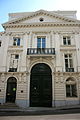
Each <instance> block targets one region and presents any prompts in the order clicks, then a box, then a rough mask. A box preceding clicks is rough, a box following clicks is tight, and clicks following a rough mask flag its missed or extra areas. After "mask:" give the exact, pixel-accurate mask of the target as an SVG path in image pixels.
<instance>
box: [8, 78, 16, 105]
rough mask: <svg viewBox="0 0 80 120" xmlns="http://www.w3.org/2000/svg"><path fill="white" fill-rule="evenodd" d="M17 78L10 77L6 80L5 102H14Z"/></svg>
mask: <svg viewBox="0 0 80 120" xmlns="http://www.w3.org/2000/svg"><path fill="white" fill-rule="evenodd" d="M16 86H17V80H16V78H15V77H10V78H9V79H8V80H7V89H6V102H10V103H15V99H16Z"/></svg>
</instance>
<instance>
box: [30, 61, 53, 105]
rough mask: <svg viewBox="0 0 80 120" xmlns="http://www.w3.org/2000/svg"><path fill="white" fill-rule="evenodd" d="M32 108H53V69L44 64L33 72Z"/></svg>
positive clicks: (36, 66) (40, 64) (31, 84)
mask: <svg viewBox="0 0 80 120" xmlns="http://www.w3.org/2000/svg"><path fill="white" fill-rule="evenodd" d="M30 106H31V107H51V106H52V76H51V69H50V67H49V66H48V65H46V64H44V63H39V64H36V65H35V66H34V67H33V68H32V70H31V81H30Z"/></svg>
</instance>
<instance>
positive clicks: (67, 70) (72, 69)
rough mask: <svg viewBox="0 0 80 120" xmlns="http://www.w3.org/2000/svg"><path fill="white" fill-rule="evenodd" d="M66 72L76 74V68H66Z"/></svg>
mask: <svg viewBox="0 0 80 120" xmlns="http://www.w3.org/2000/svg"><path fill="white" fill-rule="evenodd" d="M66 72H74V68H66Z"/></svg>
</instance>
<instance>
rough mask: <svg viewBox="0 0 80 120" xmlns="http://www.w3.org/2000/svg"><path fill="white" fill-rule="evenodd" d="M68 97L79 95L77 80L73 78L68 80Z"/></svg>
mask: <svg viewBox="0 0 80 120" xmlns="http://www.w3.org/2000/svg"><path fill="white" fill-rule="evenodd" d="M66 97H77V88H76V82H75V81H74V80H72V79H69V80H67V81H66Z"/></svg>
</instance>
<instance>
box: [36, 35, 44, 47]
mask: <svg viewBox="0 0 80 120" xmlns="http://www.w3.org/2000/svg"><path fill="white" fill-rule="evenodd" d="M45 47H46V38H45V37H38V38H37V48H45Z"/></svg>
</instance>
